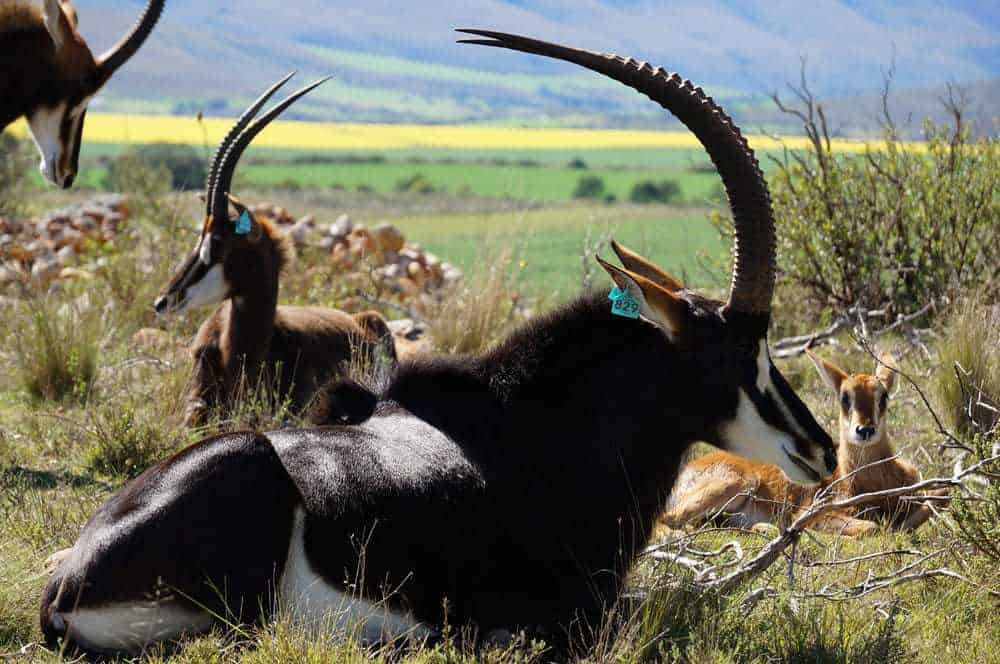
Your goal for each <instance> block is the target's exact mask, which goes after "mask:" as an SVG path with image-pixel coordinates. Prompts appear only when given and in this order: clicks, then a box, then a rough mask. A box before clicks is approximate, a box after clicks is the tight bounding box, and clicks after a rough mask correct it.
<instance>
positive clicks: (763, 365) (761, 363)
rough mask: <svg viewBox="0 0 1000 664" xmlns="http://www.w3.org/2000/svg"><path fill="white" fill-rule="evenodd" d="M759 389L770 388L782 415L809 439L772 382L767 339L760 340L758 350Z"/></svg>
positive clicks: (799, 433)
mask: <svg viewBox="0 0 1000 664" xmlns="http://www.w3.org/2000/svg"><path fill="white" fill-rule="evenodd" d="M757 389H758V390H759V391H760V393H761V394H766V393H767V392H768V390H770V393H771V399H772V400H773V401H774V403H775V405H777V407H778V410H779V411H781V415H782V417H784V418H785V421H786V422H787V423H788V426H790V427H791V428H792V429H794V430H795V433H796V434H797V435H798V436H799V437H801V438H804V439H805V440H809V434H807V433H806V432H805V430H804V429H803V428H802V427H801V426H800V425H799V421H798V420H797V419H795V417H794V416H793V415H792V411H791V410H789V408H788V404H786V403H785V401H784V400H783V399H782V398H781V395H780V394H778V390H776V389H774V385H773V383H771V356H770V354H769V353H768V351H767V341H766V340H765V339H761V340H760V347H759V348H758V350H757Z"/></svg>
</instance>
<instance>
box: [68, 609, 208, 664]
mask: <svg viewBox="0 0 1000 664" xmlns="http://www.w3.org/2000/svg"><path fill="white" fill-rule="evenodd" d="M55 620H65V621H66V623H67V624H68V630H69V635H70V636H71V637H72V638H73V639H74V640H76V641H78V642H79V643H80V645H82V646H84V647H86V648H89V649H91V650H97V651H100V652H114V651H126V652H129V653H133V654H135V653H138V652H141V651H142V650H144V649H145V648H146V647H147V646H148V645H152V644H153V643H156V642H158V641H164V640H167V639H174V638H177V637H179V636H181V635H182V634H200V633H202V632H207V631H208V630H209V629H211V627H212V616H211V615H209V614H208V613H205V612H202V611H195V610H193V609H190V608H188V607H186V606H183V605H181V604H180V603H179V602H178V601H177V600H164V601H159V602H155V601H142V602H128V603H123V604H112V605H109V606H104V607H96V608H86V609H77V610H75V611H72V612H68V613H64V614H58V615H57V616H55Z"/></svg>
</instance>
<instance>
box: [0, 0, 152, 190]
mask: <svg viewBox="0 0 1000 664" xmlns="http://www.w3.org/2000/svg"><path fill="white" fill-rule="evenodd" d="M163 3H164V0H149V2H148V3H147V4H146V10H145V11H144V12H143V14H142V18H140V19H139V22H138V23H136V25H135V27H134V28H132V30H131V31H130V32H129V33H128V34H127V35H126V36H125V37H124V38H122V39H121V41H119V42H118V43H117V44H115V45H114V46H112V47H111V48H110V49H109V50H108V51H107V52H105V53H103V54H102V55H99V56H97V57H94V54H93V53H91V51H90V48H89V47H88V46H87V43H86V42H85V41H84V39H83V37H81V36H80V33H79V32H77V14H76V9H75V8H74V7H73V3H72V2H70V0H0V45H2V46H0V131H3V129H4V127H6V126H7V125H9V124H10V123H11V122H13V121H14V120H17V119H18V118H19V117H21V116H24V118H25V119H26V120H27V121H28V129H29V130H30V131H31V137H32V138H33V139H34V140H35V145H36V146H37V147H38V153H39V155H40V156H41V160H42V161H41V165H40V166H39V170H41V172H42V175H44V176H45V179H47V180H48V181H49V182H51V183H53V184H55V185H58V186H60V187H62V188H64V189H66V188H69V187H70V186H72V185H73V180H74V178H75V177H76V170H77V162H78V161H79V158H80V141H81V137H82V135H83V120H84V116H85V115H86V114H87V105H88V104H89V103H90V100H91V99H92V98H93V97H94V95H96V94H97V93H98V92H99V91H100V90H101V88H102V87H103V86H104V84H105V83H107V82H108V80H109V79H110V78H111V76H112V75H113V74H114V73H115V71H117V70H118V68H119V67H121V66H122V65H123V64H125V63H126V62H127V61H128V59H129V58H131V57H132V56H133V55H135V53H136V51H138V50H139V47H140V46H142V43H143V42H144V41H146V38H147V37H149V34H150V33H151V32H152V31H153V27H154V26H155V25H156V22H157V21H158V20H159V18H160V14H161V13H162V12H163Z"/></svg>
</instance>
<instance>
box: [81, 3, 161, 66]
mask: <svg viewBox="0 0 1000 664" xmlns="http://www.w3.org/2000/svg"><path fill="white" fill-rule="evenodd" d="M164 2H165V0H149V4H147V5H146V11H144V12H143V13H142V17H141V18H140V19H139V21H138V22H137V23H136V24H135V26H133V27H132V30H131V32H129V33H128V34H127V35H125V36H124V37H122V39H121V40H120V41H119V42H118V43H117V44H115V45H114V46H112V47H111V48H109V49H108V50H107V51H105V52H104V53H103V54H102V55H101V56H100V57H98V58H97V66H98V71H99V72H100V77H101V82H102V83H103V82H104V81H107V80H108V79H109V78H111V75H112V74H114V73H115V71H116V70H117V69H118V68H119V67H121V66H122V65H123V64H125V63H126V62H127V61H128V59H129V58H131V57H132V56H133V55H135V53H136V51H138V50H139V47H140V46H142V43H143V42H144V41H146V37H148V36H149V33H151V32H152V31H153V28H154V27H155V26H156V22H157V21H159V20H160V14H162V13H163V5H164Z"/></svg>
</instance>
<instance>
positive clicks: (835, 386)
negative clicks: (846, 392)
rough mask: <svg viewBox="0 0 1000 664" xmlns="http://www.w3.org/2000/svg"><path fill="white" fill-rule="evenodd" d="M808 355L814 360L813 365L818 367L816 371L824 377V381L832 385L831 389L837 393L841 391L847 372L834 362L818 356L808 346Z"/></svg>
mask: <svg viewBox="0 0 1000 664" xmlns="http://www.w3.org/2000/svg"><path fill="white" fill-rule="evenodd" d="M806 355H808V356H809V359H810V360H812V363H813V365H814V366H815V367H816V371H818V372H819V375H820V376H821V377H822V378H823V382H824V383H826V384H827V385H829V386H830V389H831V390H833V391H834V392H836V393H838V394H839V393H840V385H841V383H843V382H844V381H845V380H846V379H847V372H845V371H844V370H843V369H841V368H840V367H838V366H837V365H836V364H834V363H832V362H827V361H826V360H824V359H823V358H822V357H819V356H817V355H816V354H815V353H813V352H812V351H811V350H809V349H808V348H806Z"/></svg>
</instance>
